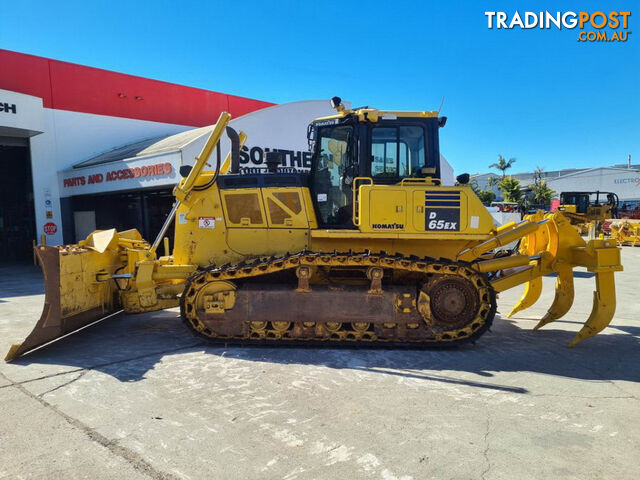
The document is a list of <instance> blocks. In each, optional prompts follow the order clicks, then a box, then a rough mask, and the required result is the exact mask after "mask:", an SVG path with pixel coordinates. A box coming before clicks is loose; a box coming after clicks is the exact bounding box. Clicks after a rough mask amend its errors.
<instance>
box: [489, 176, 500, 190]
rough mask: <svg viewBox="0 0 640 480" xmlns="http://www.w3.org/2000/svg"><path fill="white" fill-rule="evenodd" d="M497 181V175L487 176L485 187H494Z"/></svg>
mask: <svg viewBox="0 0 640 480" xmlns="http://www.w3.org/2000/svg"><path fill="white" fill-rule="evenodd" d="M499 183H500V181H499V180H498V177H489V178H488V179H487V187H489V188H491V187H495V186H496V185H498V184H499Z"/></svg>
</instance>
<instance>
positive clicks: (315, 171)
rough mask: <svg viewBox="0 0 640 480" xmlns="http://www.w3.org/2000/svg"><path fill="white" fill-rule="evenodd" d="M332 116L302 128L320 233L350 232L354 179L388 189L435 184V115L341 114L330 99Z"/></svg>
mask: <svg viewBox="0 0 640 480" xmlns="http://www.w3.org/2000/svg"><path fill="white" fill-rule="evenodd" d="M331 104H332V107H333V108H335V109H336V111H337V114H336V115H331V116H328V117H323V118H319V119H316V120H314V121H313V122H312V123H311V124H310V125H309V127H308V130H307V138H308V141H309V148H310V150H311V151H312V152H313V157H312V163H311V176H310V185H309V186H310V190H311V195H312V198H313V201H314V205H315V206H316V214H317V217H318V223H319V224H320V227H321V228H354V224H353V218H352V215H353V183H354V179H356V178H357V177H367V178H371V179H372V181H373V183H374V184H385V185H393V184H396V183H399V182H401V181H402V180H403V179H405V178H424V177H431V178H434V179H437V180H438V179H440V148H439V137H438V129H439V128H440V127H443V126H444V125H445V123H446V117H438V112H426V111H425V112H388V111H380V110H376V109H373V108H369V107H361V108H357V109H354V110H347V109H346V108H345V107H344V106H343V105H342V101H341V99H340V98H339V97H334V98H332V99H331Z"/></svg>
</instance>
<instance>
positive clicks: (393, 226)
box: [371, 223, 404, 230]
mask: <svg viewBox="0 0 640 480" xmlns="http://www.w3.org/2000/svg"><path fill="white" fill-rule="evenodd" d="M371 228H377V229H380V230H403V229H404V224H403V223H374V224H372V225H371Z"/></svg>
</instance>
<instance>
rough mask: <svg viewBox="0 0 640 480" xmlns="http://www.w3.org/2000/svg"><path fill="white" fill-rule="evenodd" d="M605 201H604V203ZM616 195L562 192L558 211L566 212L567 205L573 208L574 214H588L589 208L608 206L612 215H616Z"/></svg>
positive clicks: (612, 193) (611, 193) (597, 192)
mask: <svg viewBox="0 0 640 480" xmlns="http://www.w3.org/2000/svg"><path fill="white" fill-rule="evenodd" d="M605 199H606V201H605ZM618 203H619V200H618V195H617V194H615V193H614V192H600V191H596V192H562V193H561V194H560V207H559V208H558V210H560V211H565V210H567V207H566V206H567V205H574V206H575V213H583V214H587V213H589V212H588V210H589V207H600V206H603V205H607V206H610V207H611V209H612V213H614V214H616V213H617V208H618Z"/></svg>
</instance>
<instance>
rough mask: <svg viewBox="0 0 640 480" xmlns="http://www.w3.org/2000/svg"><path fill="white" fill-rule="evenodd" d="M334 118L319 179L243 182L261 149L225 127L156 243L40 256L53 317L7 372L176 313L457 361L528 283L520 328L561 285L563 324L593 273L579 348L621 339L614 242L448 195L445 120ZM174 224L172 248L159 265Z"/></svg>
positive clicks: (236, 335) (260, 335) (316, 130)
mask: <svg viewBox="0 0 640 480" xmlns="http://www.w3.org/2000/svg"><path fill="white" fill-rule="evenodd" d="M331 102H332V105H333V107H334V108H335V111H336V112H335V114H334V115H331V116H327V117H324V118H319V119H316V120H314V121H313V122H312V123H311V124H310V125H309V128H308V140H309V145H310V149H311V151H312V152H313V159H312V168H311V172H310V174H309V175H308V176H307V175H304V176H303V175H301V174H297V173H284V172H282V171H280V170H279V168H278V165H279V164H280V163H281V160H282V159H281V157H280V154H279V153H278V152H269V153H268V154H267V158H266V164H267V168H268V169H267V171H266V172H264V173H260V174H239V151H240V148H241V147H242V145H243V144H244V142H245V140H246V135H245V134H244V133H243V132H236V131H235V130H233V129H232V128H230V127H229V120H230V118H231V116H230V115H229V114H228V113H222V114H221V115H220V118H219V119H218V121H217V123H216V124H215V126H214V127H213V129H212V132H211V134H210V136H209V138H208V140H207V142H206V144H205V146H204V147H203V150H202V152H201V154H200V155H199V156H198V157H196V159H195V161H194V164H193V166H192V167H191V168H189V167H186V168H185V167H183V168H182V169H181V175H182V176H183V178H182V179H181V181H180V182H179V184H178V185H177V186H176V187H175V189H174V195H175V199H176V200H175V204H174V206H173V208H172V210H171V212H170V213H169V215H168V217H167V221H166V222H165V225H164V226H163V228H162V229H161V231H160V233H159V235H158V237H157V238H156V239H155V241H154V242H153V243H148V242H146V241H145V240H143V239H142V238H141V236H140V234H139V233H138V232H137V231H135V230H129V231H123V232H117V231H115V230H114V229H112V230H104V231H96V232H93V233H92V234H90V235H89V236H88V238H87V239H86V240H82V241H80V242H78V243H77V244H75V245H66V246H44V245H40V246H37V247H36V254H37V256H38V258H39V261H40V264H41V266H42V269H43V272H44V277H45V305H44V310H43V313H42V316H41V318H40V319H39V320H38V322H37V324H36V325H35V327H34V329H33V331H32V332H31V333H30V334H29V335H28V337H27V338H26V339H25V340H24V341H23V342H22V343H19V344H15V345H13V346H12V348H11V349H10V351H9V352H8V354H7V357H6V359H7V360H10V359H13V358H16V357H18V356H20V355H22V354H24V353H26V352H28V351H30V350H32V349H35V348H37V347H40V346H42V345H44V344H46V343H48V342H51V341H52V340H55V339H56V338H58V337H61V336H63V335H66V334H68V333H70V332H73V331H75V330H77V329H79V328H81V327H83V326H85V325H88V324H90V323H92V322H95V321H97V320H100V319H104V318H106V317H108V316H111V315H113V314H114V313H116V312H119V311H121V310H124V311H125V312H127V313H139V312H150V311H155V310H160V309H166V308H171V307H177V306H180V311H181V316H182V318H183V319H184V322H185V323H186V325H187V326H188V327H189V328H191V329H192V330H193V331H194V332H196V333H197V334H199V335H202V336H205V337H207V338H210V339H214V340H223V341H225V342H238V343H245V342H247V343H251V342H258V343H266V344H268V343H269V342H284V343H290V344H293V343H296V342H301V343H303V342H306V343H307V344H308V343H309V342H320V343H321V344H326V343H330V342H354V343H365V344H366V343H369V344H376V343H379V342H383V343H385V344H386V345H399V346H406V345H413V346H415V345H425V346H427V345H435V346H444V345H457V344H460V343H464V342H469V341H473V340H476V339H477V338H478V337H480V336H481V335H482V334H483V333H484V332H485V331H487V329H488V328H489V327H490V326H491V323H492V321H493V319H494V315H495V313H496V295H497V294H498V293H499V292H502V291H504V290H506V289H509V288H513V287H516V286H518V285H522V284H526V288H525V291H524V295H523V296H522V298H521V299H520V301H519V303H518V304H517V305H516V306H515V307H514V309H513V311H512V312H511V314H513V313H515V312H517V311H519V310H522V309H524V308H527V307H529V306H531V305H532V304H533V303H534V302H535V301H536V300H537V299H538V297H539V295H540V292H541V287H542V276H544V275H548V274H551V273H554V272H555V273H557V282H556V297H555V300H554V302H553V304H552V305H551V308H550V309H549V311H548V313H547V314H546V315H545V316H544V318H542V319H541V320H540V323H539V324H538V325H537V327H536V328H538V327H540V326H542V325H544V324H547V323H549V322H552V321H554V320H556V319H558V318H560V317H562V316H563V315H564V314H565V313H567V311H568V310H569V308H570V307H571V304H572V302H573V293H574V290H573V272H572V271H573V268H575V267H580V266H581V267H586V268H587V269H588V270H589V271H591V272H593V273H595V277H596V291H595V292H594V296H593V311H592V313H591V315H590V316H589V318H588V319H587V321H586V323H585V325H584V326H583V327H582V329H581V330H580V332H579V333H578V334H577V335H576V337H575V338H574V340H573V341H572V342H571V345H575V344H576V343H578V342H579V341H580V340H582V339H585V338H588V337H591V336H593V335H595V334H596V333H598V332H599V331H601V330H602V329H603V328H605V327H606V326H607V325H608V324H609V322H610V321H611V319H612V317H613V314H614V311H615V284H614V272H616V271H620V270H622V266H621V264H620V250H619V249H618V248H617V247H616V245H615V242H610V241H609V240H602V239H595V240H589V241H588V242H587V241H585V240H583V239H582V238H581V237H580V236H579V235H578V233H577V232H576V231H575V229H574V228H573V227H572V226H571V225H570V222H569V221H568V220H567V219H566V218H565V216H564V215H563V214H562V213H554V214H544V213H543V212H538V213H537V214H536V215H534V216H530V217H527V218H526V219H525V220H524V221H522V222H520V223H517V224H516V223H510V224H507V225H503V226H500V227H497V226H496V225H495V223H494V221H493V219H492V217H491V215H490V214H489V213H488V211H487V210H486V208H485V207H484V206H483V205H482V203H481V202H480V200H479V199H478V197H477V196H476V194H475V193H474V192H473V190H472V189H471V187H470V186H469V185H468V175H461V176H459V177H458V179H457V184H456V185H455V186H444V185H442V184H441V180H440V150H439V129H440V128H441V127H443V126H444V125H445V123H446V117H439V116H438V112H435V111H415V112H399V111H382V110H377V109H374V108H368V107H363V108H357V109H347V108H345V107H344V106H343V105H342V102H341V100H340V99H339V98H338V97H334V98H333V99H332V101H331ZM225 132H226V134H227V136H228V137H229V140H230V145H231V147H230V151H229V153H228V154H227V155H226V157H225V158H222V155H221V154H220V141H221V138H222V137H223V135H224V134H225ZM214 151H216V155H215V156H212V154H213V152H214ZM211 159H214V160H211ZM209 162H211V164H210V163H209ZM171 222H174V223H175V237H174V245H173V250H172V252H165V255H161V254H160V251H159V248H160V247H161V245H162V244H163V239H164V237H165V235H166V232H167V230H168V228H169V226H170V224H171ZM512 242H518V247H517V248H515V249H513V248H512V249H504V248H503V247H504V246H507V245H508V244H511V243H512Z"/></svg>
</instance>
